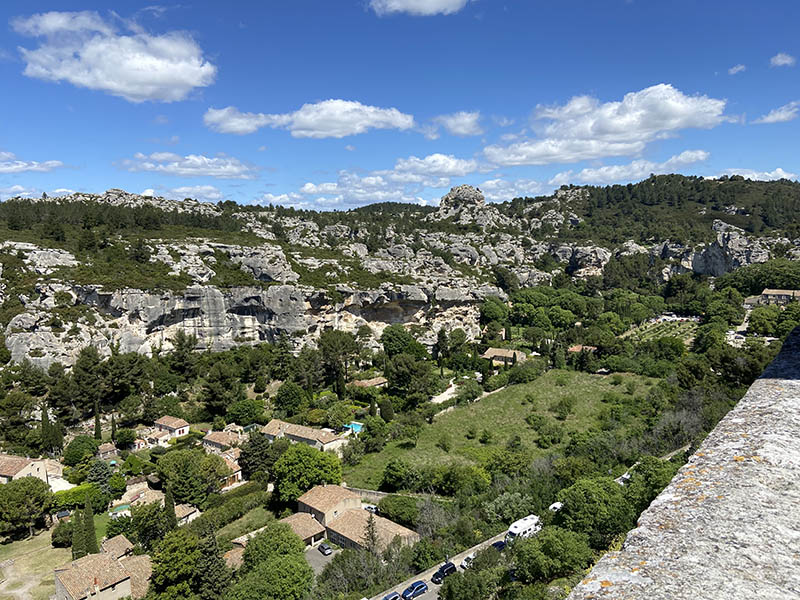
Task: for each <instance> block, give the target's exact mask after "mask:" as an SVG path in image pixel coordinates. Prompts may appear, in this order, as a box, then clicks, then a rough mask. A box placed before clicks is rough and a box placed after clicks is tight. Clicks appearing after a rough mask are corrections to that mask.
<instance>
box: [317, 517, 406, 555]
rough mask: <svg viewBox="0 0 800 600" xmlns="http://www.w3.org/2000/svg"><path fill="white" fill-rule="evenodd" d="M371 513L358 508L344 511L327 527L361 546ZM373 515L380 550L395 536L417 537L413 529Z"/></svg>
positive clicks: (363, 542)
mask: <svg viewBox="0 0 800 600" xmlns="http://www.w3.org/2000/svg"><path fill="white" fill-rule="evenodd" d="M371 514H372V513H370V512H367V511H366V510H361V509H359V508H356V509H353V510H348V511H345V512H344V513H342V515H341V516H340V517H337V518H335V519H334V520H333V521H331V522H330V523H328V529H329V530H331V531H333V532H335V533H338V534H339V535H341V536H342V537H345V538H347V539H348V540H351V541H353V542H355V543H357V544H359V545H360V546H362V547H363V546H364V545H365V541H364V534H365V533H366V530H367V522H368V521H369V517H370V515H371ZM373 516H374V518H375V531H376V532H377V534H378V545H379V547H380V549H381V550H382V549H384V548H386V546H388V545H389V544H390V543H391V541H392V540H393V539H394V538H395V537H397V536H400V538H402V539H404V540H409V541H411V540H416V539H418V538H419V535H418V534H417V533H416V532H415V531H412V530H410V529H407V528H406V527H403V526H402V525H398V524H397V523H395V522H394V521H390V520H389V519H384V518H383V517H379V516H378V515H373Z"/></svg>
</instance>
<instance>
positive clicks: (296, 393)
mask: <svg viewBox="0 0 800 600" xmlns="http://www.w3.org/2000/svg"><path fill="white" fill-rule="evenodd" d="M305 400H306V395H305V392H303V388H301V387H300V386H299V385H297V384H296V383H294V382H293V381H284V382H283V383H282V384H281V387H279V388H278V392H277V394H275V408H277V409H278V410H281V411H283V412H284V413H286V414H287V415H293V414H296V413H297V412H298V411H299V410H300V406H301V405H302V404H303V402H305Z"/></svg>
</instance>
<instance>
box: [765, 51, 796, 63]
mask: <svg viewBox="0 0 800 600" xmlns="http://www.w3.org/2000/svg"><path fill="white" fill-rule="evenodd" d="M796 63H797V59H796V58H795V57H794V56H792V55H791V54H786V52H778V53H777V54H776V55H775V56H773V57H772V58H770V59H769V64H770V66H771V67H793V66H794V65H795V64H796Z"/></svg>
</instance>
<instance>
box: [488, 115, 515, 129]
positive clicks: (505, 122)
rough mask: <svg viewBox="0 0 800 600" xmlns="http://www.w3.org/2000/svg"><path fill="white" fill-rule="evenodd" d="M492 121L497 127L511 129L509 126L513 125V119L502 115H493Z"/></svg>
mask: <svg viewBox="0 0 800 600" xmlns="http://www.w3.org/2000/svg"><path fill="white" fill-rule="evenodd" d="M492 120H493V121H494V122H495V123H497V126H498V127H511V125H513V124H514V119H510V118H508V117H504V116H502V115H495V116H493V117H492Z"/></svg>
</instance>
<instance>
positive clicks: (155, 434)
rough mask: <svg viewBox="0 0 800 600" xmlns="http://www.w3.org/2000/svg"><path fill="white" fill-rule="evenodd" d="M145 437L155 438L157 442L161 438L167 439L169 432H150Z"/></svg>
mask: <svg viewBox="0 0 800 600" xmlns="http://www.w3.org/2000/svg"><path fill="white" fill-rule="evenodd" d="M147 437H149V438H156V439H159V440H160V439H161V438H168V437H169V431H162V430H157V431H151V432H150V433H149V434H148V435H147Z"/></svg>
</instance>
